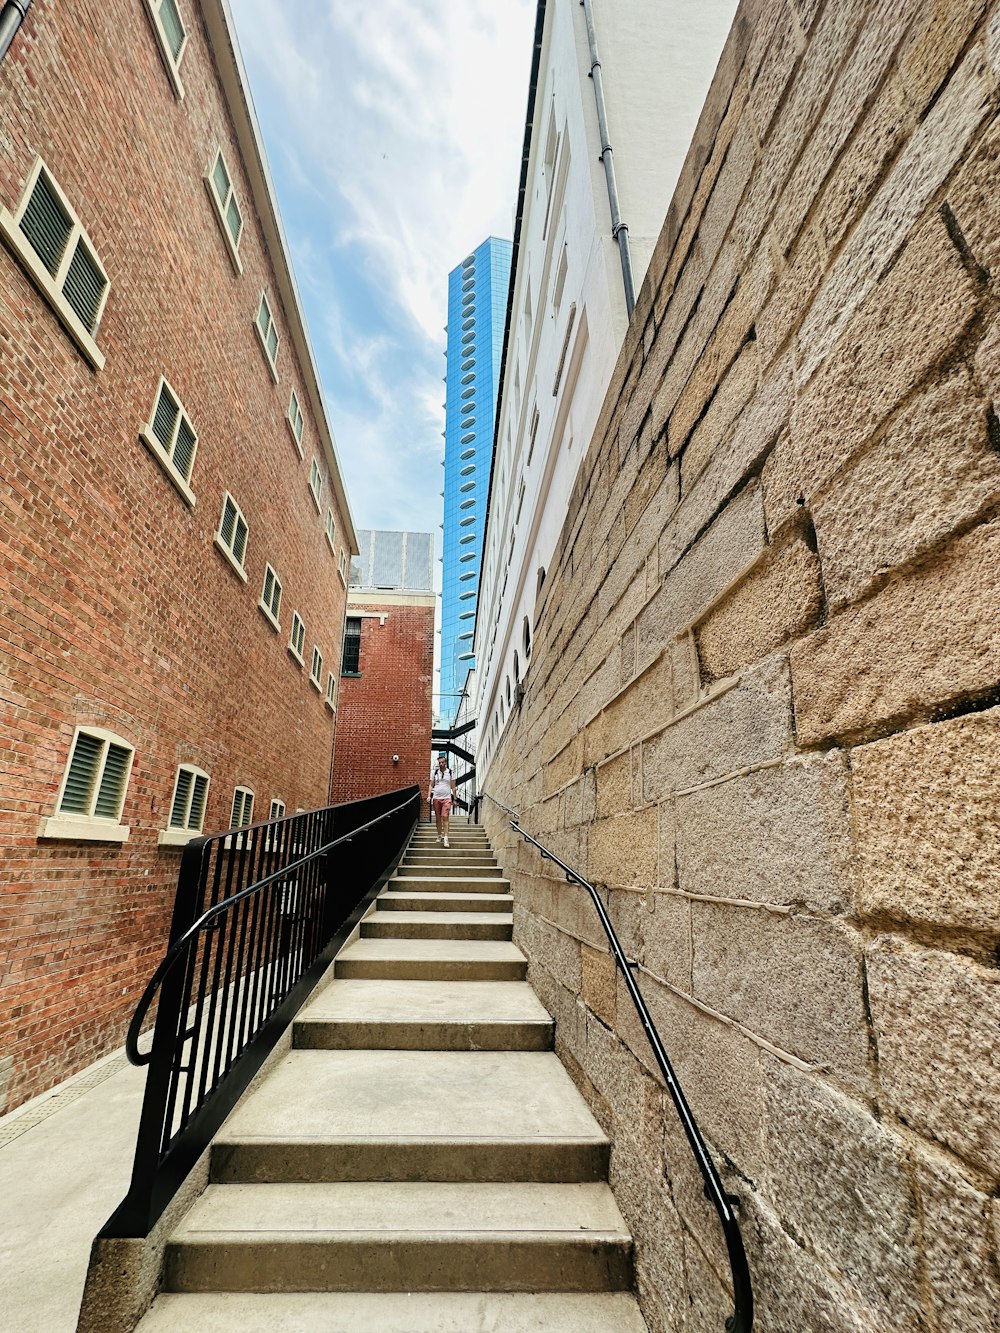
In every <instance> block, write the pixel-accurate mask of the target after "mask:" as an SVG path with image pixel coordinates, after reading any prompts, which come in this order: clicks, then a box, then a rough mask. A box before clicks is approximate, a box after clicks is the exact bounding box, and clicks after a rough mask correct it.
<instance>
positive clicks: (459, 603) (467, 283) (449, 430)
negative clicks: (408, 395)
mask: <svg viewBox="0 0 1000 1333" xmlns="http://www.w3.org/2000/svg"><path fill="white" fill-rule="evenodd" d="M511 248H512V247H511V242H510V241H502V240H500V239H499V238H498V237H496V236H491V237H489V239H488V240H485V241H483V243H482V245H480V246H479V247H478V248H477V249H476V250H474V251H473V252H472V254H470V255H467V256H466V258H465V259H463V260H462V262H461V264H459V265H458V267H457V268H454V269H452V271H451V272H450V273H449V274H448V351H447V357H448V371H447V376H446V384H447V390H446V393H445V440H444V543H443V546H444V550H443V566H444V569H443V574H442V583H441V704H440V710H439V711H440V714H441V716H442V717H445V718H450V717H454V715H455V712H456V711H457V709H458V706H459V703H460V700H461V692H462V688H463V686H464V685H465V677H466V673H467V672H468V670H469V668H470V667H471V666H473V665H474V661H473V654H472V634H473V628H474V625H475V620H476V599H477V596H478V593H479V566H480V561H481V559H482V547H483V529H484V526H485V523H486V499H487V492H488V490H489V484H490V462H491V460H492V457H493V423H494V417H495V414H496V405H497V388H498V386H499V383H500V357H501V353H502V351H503V331H504V323H505V319H506V314H507V288H508V285H509V282H510V260H511Z"/></svg>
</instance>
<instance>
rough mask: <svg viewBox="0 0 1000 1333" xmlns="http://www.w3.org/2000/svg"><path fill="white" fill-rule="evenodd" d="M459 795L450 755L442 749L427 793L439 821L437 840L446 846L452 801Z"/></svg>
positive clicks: (435, 816) (435, 817) (437, 821)
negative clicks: (449, 760) (449, 758)
mask: <svg viewBox="0 0 1000 1333" xmlns="http://www.w3.org/2000/svg"><path fill="white" fill-rule="evenodd" d="M457 795H458V789H457V787H456V786H455V779H454V778H453V777H452V774H451V769H450V768H449V767H448V756H447V754H446V753H445V752H444V750H442V751H441V752H440V753H439V754H438V759H437V768H435V769H434V771H433V772H432V773H431V785H430V790H429V791H428V793H427V800H428V801H429V802H430V807H431V809H432V810H433V811H434V819H435V821H436V823H437V840H438V842H440V843H443V844H444V846H445V847H447V846H448V821H449V819H450V818H451V803H452V801H453V800H454V799H455V797H456V796H457Z"/></svg>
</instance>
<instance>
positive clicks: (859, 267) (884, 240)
mask: <svg viewBox="0 0 1000 1333" xmlns="http://www.w3.org/2000/svg"><path fill="white" fill-rule="evenodd" d="M828 8H829V7H828ZM993 87H994V77H993V75H992V73H991V72H990V71H989V69H988V66H987V61H986V54H985V49H984V46H983V44H982V43H978V44H976V45H975V46H973V47H972V48H971V49H970V51H969V52H968V54H967V55H966V57H965V59H964V60H963V61H962V63H961V64H960V65H959V67H958V68H957V69H956V70H955V73H954V74H953V75H952V77H951V79H950V80H949V82H948V85H947V87H946V88H945V90H944V92H943V93H942V94H941V96H940V97H939V98H938V100H937V102H936V103H935V104H934V105H933V107H932V108H931V110H930V111H929V112H928V114H927V116H926V117H925V118H924V120H923V121H922V122H921V123H920V125H919V127H918V128H917V130H916V131H915V132H914V133H913V135H912V136H911V138H910V141H909V143H908V144H907V145H906V147H905V148H904V149H903V150H902V151H901V152H900V153H899V155H898V157H897V158H896V161H895V162H894V164H893V166H892V169H891V171H890V172H889V174H888V176H887V177H886V178H885V179H884V180H883V182H882V185H881V188H880V189H879V190H878V192H877V193H876V195H875V196H874V198H873V199H872V201H871V203H870V204H869V205H868V207H867V208H866V209H865V212H864V214H863V216H862V218H861V220H860V221H859V223H858V225H857V226H856V227H855V228H854V231H853V232H852V233H851V236H850V239H849V240H848V241H847V243H846V245H845V246H844V248H843V249H842V250H841V252H840V254H839V255H838V257H837V259H836V261H835V262H834V264H833V266H832V268H831V269H830V272H829V274H828V276H827V279H826V281H825V282H824V284H823V287H822V290H821V291H820V294H819V296H818V297H817V299H816V300H815V301H814V302H813V305H812V307H811V309H810V311H809V314H808V315H807V316H806V319H805V321H804V322H803V325H802V328H801V330H800V333H799V340H798V341H799V348H800V355H801V361H800V366H799V377H800V382H803V383H804V382H805V381H806V380H808V379H809V378H810V377H811V376H812V374H813V372H814V371H815V370H816V368H817V366H819V364H820V362H821V361H823V360H824V359H825V358H826V357H827V355H828V354H829V353H830V351H831V348H833V345H834V343H835V342H836V341H837V340H838V339H839V338H840V336H841V333H842V331H843V330H844V327H845V325H846V324H848V322H849V321H852V320H853V318H854V316H855V312H856V311H857V310H858V307H859V306H861V305H862V304H867V305H868V306H869V307H871V306H872V304H873V302H872V301H870V300H869V297H870V296H871V294H872V292H873V290H874V289H875V288H876V287H880V286H881V287H882V288H884V289H890V288H894V287H895V285H896V284H894V283H893V274H892V272H890V273H889V275H888V277H883V275H884V274H885V273H886V270H887V268H888V267H889V266H890V264H891V263H892V260H893V256H894V255H895V254H896V253H897V251H898V250H899V248H900V246H902V245H903V243H904V242H905V241H906V238H907V236H908V235H909V234H910V232H911V231H912V229H913V228H914V226H915V225H916V223H917V220H918V219H919V218H920V216H921V215H922V214H923V212H924V210H925V208H926V207H927V204H928V203H929V202H930V200H931V199H932V198H933V196H934V195H935V194H936V192H937V191H938V190H939V189H940V187H941V186H942V185H943V184H944V182H945V180H946V179H947V178H948V176H949V175H950V174H951V172H952V171H953V170H954V168H955V166H956V164H957V163H958V162H960V161H961V160H962V157H963V155H964V154H965V152H966V149H967V146H968V144H969V143H970V141H971V140H972V138H973V136H974V135H975V134H976V132H977V130H978V129H979V127H980V125H982V123H983V121H984V120H985V119H986V117H987V115H988V114H989V111H990V108H991V104H992V94H993ZM927 225H928V224H925V225H924V227H923V228H921V231H922V232H926V229H927ZM931 225H933V224H931ZM918 234H919V233H918ZM907 249H908V250H909V249H912V242H911V244H910V245H909V246H907ZM903 262H905V256H904V258H903V260H901V261H900V263H903ZM924 290H925V296H924V300H925V301H929V305H930V307H931V309H932V310H933V312H934V315H935V320H934V321H930V322H931V323H933V322H937V323H938V324H939V325H940V327H941V329H942V331H944V330H946V329H947V328H948V327H949V326H950V324H951V323H952V321H953V320H954V318H955V313H954V312H953V311H949V310H948V308H947V306H946V305H945V304H944V303H943V302H942V299H941V298H942V297H943V296H944V295H945V292H944V290H943V289H942V290H940V291H939V290H937V289H936V288H935V286H934V285H933V283H932V285H931V286H930V287H929V288H925V289H924ZM874 304H876V305H877V304H878V296H877V294H876V296H875V298H874ZM925 319H929V313H928V312H925ZM897 321H898V315H894V314H890V315H889V316H888V318H887V320H886V322H885V324H884V326H883V328H882V329H881V332H882V333H883V334H888V333H890V332H891V333H892V335H893V336H892V337H891V338H890V337H885V338H884V339H883V341H884V342H885V344H886V345H890V344H896V343H899V334H900V333H901V332H902V330H901V329H900V330H897V329H896V328H895V325H896V324H897ZM899 345H900V347H902V344H901V343H899ZM902 350H903V351H905V350H906V349H905V348H902ZM894 355H896V353H894ZM904 359H905V360H909V359H910V358H904ZM844 392H845V394H846V393H849V392H850V389H849V386H846V385H845V386H844Z"/></svg>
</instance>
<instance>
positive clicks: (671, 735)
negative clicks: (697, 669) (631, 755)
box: [642, 658, 791, 801]
mask: <svg viewBox="0 0 1000 1333" xmlns="http://www.w3.org/2000/svg"><path fill="white" fill-rule="evenodd" d="M790 739H791V693H790V688H789V681H788V672H787V669H786V667H785V663H784V662H783V661H782V660H781V659H780V658H767V659H766V660H765V661H764V662H761V663H759V664H758V665H757V666H755V667H753V668H752V669H751V670H749V671H747V672H745V673H744V674H743V675H742V676H741V677H740V679H739V681H738V682H737V683H736V684H735V685H732V686H731V687H724V688H719V689H717V690H716V692H715V693H709V694H707V695H706V696H705V697H704V700H703V702H700V703H699V704H698V705H697V706H696V707H694V708H693V709H692V710H691V711H690V712H688V713H686V714H684V715H682V716H681V717H679V718H678V719H677V721H676V722H673V723H672V724H671V725H670V726H669V727H666V728H665V729H664V730H663V731H661V732H660V733H659V734H658V735H656V736H652V737H650V738H649V740H647V741H645V742H644V743H643V747H642V775H643V797H644V799H645V800H647V801H661V800H662V799H663V798H664V797H666V796H668V795H670V794H671V793H673V792H675V791H679V790H683V789H684V788H686V787H693V786H695V785H696V784H698V783H701V782H710V781H712V780H713V779H714V778H718V777H722V776H723V775H724V774H727V773H733V772H735V771H736V770H737V769H740V768H748V767H750V766H752V765H754V764H764V763H768V762H770V761H771V760H774V759H780V758H781V757H782V756H783V755H784V753H785V750H786V748H787V747H788V745H789V743H790Z"/></svg>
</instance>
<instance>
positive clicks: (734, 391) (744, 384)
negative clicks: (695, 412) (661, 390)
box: [681, 339, 760, 492]
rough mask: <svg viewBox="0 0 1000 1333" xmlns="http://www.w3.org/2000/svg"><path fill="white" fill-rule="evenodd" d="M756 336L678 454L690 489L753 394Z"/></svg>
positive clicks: (756, 376) (756, 370)
mask: <svg viewBox="0 0 1000 1333" xmlns="http://www.w3.org/2000/svg"><path fill="white" fill-rule="evenodd" d="M759 359H760V353H759V351H758V345H757V341H756V339H754V340H753V341H751V342H748V343H747V344H746V345H745V346H744V347H743V349H742V351H741V352H740V354H739V356H737V358H736V360H735V361H734V362H733V364H732V365H731V366H730V367H729V369H728V370H727V371H726V373H725V376H724V378H723V379H722V381H721V383H720V384H719V386H718V388H717V389H716V390H715V392H714V394H713V395H712V398H711V401H710V402H709V404H708V406H707V408H706V410H705V413H704V415H703V417H702V418H701V420H700V421H699V422H698V424H697V425H696V426H695V428H694V430H693V431H692V432H691V435H690V437H689V438H688V441H687V443H686V445H685V446H684V450H683V453H682V455H681V479H682V482H683V487H684V490H685V492H686V491H688V490H690V488H691V486H692V485H693V484H694V480H695V478H696V477H697V476H698V475H699V473H700V472H701V471H702V469H703V468H704V467H705V464H706V463H707V462H708V460H709V459H710V458H711V456H712V454H713V453H714V452H715V450H716V449H717V448H718V445H719V442H720V441H721V440H722V438H723V437H724V436H725V435H726V433H727V432H728V431H729V430H730V429H731V428H732V425H733V422H734V421H735V420H736V418H737V417H738V416H739V414H740V413H741V412H742V411H743V409H744V408H745V407H746V405H747V403H748V402H749V401H750V399H751V397H752V396H753V392H754V390H755V389H756V388H757V384H758V381H759V377H760V368H759V364H758V362H759Z"/></svg>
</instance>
